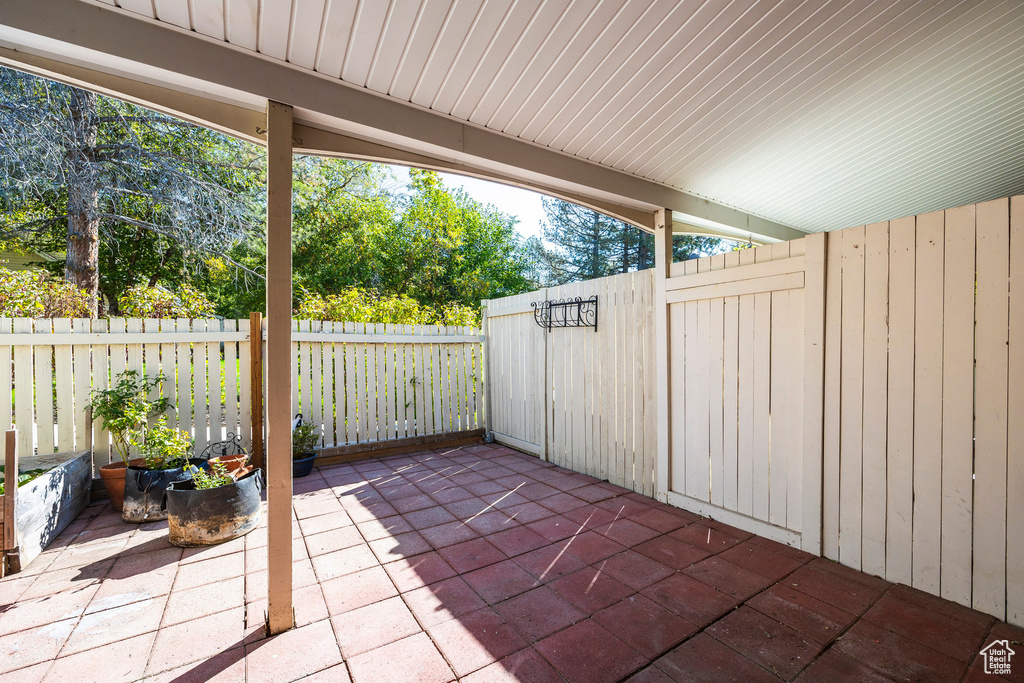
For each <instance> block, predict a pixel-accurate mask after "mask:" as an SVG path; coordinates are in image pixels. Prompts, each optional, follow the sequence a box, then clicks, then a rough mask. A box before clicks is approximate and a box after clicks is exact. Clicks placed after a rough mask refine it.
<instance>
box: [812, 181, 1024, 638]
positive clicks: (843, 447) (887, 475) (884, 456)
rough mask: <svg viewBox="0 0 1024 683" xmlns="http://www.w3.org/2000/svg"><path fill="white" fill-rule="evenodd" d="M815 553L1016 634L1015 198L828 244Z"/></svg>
mask: <svg viewBox="0 0 1024 683" xmlns="http://www.w3.org/2000/svg"><path fill="white" fill-rule="evenodd" d="M827 268H828V282H827V297H828V299H827V329H826V347H825V348H826V375H825V379H826V383H825V400H826V412H825V439H824V511H823V512H824V517H823V522H824V553H825V555H826V556H827V557H830V558H832V559H835V560H838V561H839V562H842V563H843V564H845V565H849V566H851V567H854V568H857V569H861V570H863V571H865V572H868V573H871V574H875V575H878V576H884V577H885V578H887V579H888V580H890V581H896V582H899V583H905V584H909V585H912V586H914V587H916V588H920V589H921V590H924V591H927V592H929V593H934V594H937V595H941V596H942V597H945V598H948V599H950V600H953V601H955V602H958V603H961V604H964V605H968V606H972V607H974V608H975V609H979V610H981V611H983V612H987V613H989V614H993V615H995V616H997V617H999V618H1000V619H1006V620H1007V621H1009V622H1011V623H1015V624H1024V530H1022V525H1024V197H1014V198H1013V199H1012V200H1008V199H999V200H996V201H992V202H986V203H984V204H977V205H971V206H964V207H959V208H956V209H949V210H947V211H937V212H934V213H929V214H923V215H920V216H910V217H908V218H902V219H899V220H894V221H890V222H886V223H876V224H873V225H868V226H862V227H857V228H851V229H848V230H840V231H837V232H833V233H831V234H830V235H829V245H828V265H827Z"/></svg>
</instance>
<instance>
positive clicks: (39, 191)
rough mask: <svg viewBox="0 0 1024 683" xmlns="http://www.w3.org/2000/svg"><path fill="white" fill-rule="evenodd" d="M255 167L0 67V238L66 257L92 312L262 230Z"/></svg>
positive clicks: (116, 108)
mask: <svg viewBox="0 0 1024 683" xmlns="http://www.w3.org/2000/svg"><path fill="white" fill-rule="evenodd" d="M262 158H263V155H262V153H261V152H260V151H259V150H258V149H257V148H256V147H255V146H254V145H251V144H248V143H245V142H241V141H238V140H234V139H231V138H228V137H226V136H224V135H221V134H219V133H216V132H213V131H210V130H207V129H205V128H201V127H198V126H194V125H191V124H189V123H186V122H184V121H180V120H177V119H174V118H171V117H167V116H163V115H160V114H157V113H155V112H152V111H149V110H147V109H144V108H142V107H138V106H135V105H132V104H128V103H125V102H121V101H118V100H114V99H111V98H107V97H102V96H98V95H96V94H95V93H91V92H88V91H85V90H81V89H78V88H74V87H70V86H66V85H62V84H58V83H53V82H51V81H47V80H44V79H40V78H36V77H34V76H29V75H26V74H22V73H19V72H16V71H12V70H9V69H3V68H0V210H2V213H3V218H0V233H2V234H3V235H4V236H5V237H10V236H17V237H19V238H21V239H22V240H23V241H25V242H26V243H27V244H29V245H31V246H37V247H39V248H44V249H48V250H61V249H64V250H66V252H67V258H66V262H65V264H64V278H65V280H66V281H68V282H70V283H73V284H75V285H77V286H79V287H81V288H82V289H83V290H84V291H85V292H86V294H87V296H88V297H89V302H90V308H91V312H92V315H96V314H97V312H98V304H99V299H100V294H101V293H102V294H103V295H105V298H106V300H107V302H108V303H109V305H110V306H111V309H112V310H111V312H114V313H116V312H117V301H118V298H119V296H120V294H121V293H122V292H124V291H125V290H127V289H128V288H130V287H132V286H135V285H137V284H145V285H148V286H153V285H155V284H157V282H158V281H161V280H162V281H165V282H166V281H168V280H170V282H168V284H171V285H174V284H180V283H181V282H182V281H183V280H184V279H185V277H186V274H187V273H186V271H188V270H189V269H190V268H192V269H201V268H202V265H203V264H204V262H205V260H206V259H207V258H208V257H210V256H211V255H216V256H218V257H219V258H221V259H223V258H225V253H226V252H229V251H230V249H231V248H232V247H233V246H235V245H237V244H239V243H240V242H243V241H245V240H247V239H249V238H250V237H251V236H252V234H253V232H254V226H255V225H258V224H260V223H261V222H262V217H261V216H262V211H263V208H262V204H261V197H262V192H261V188H262V164H261V160H262ZM228 258H230V257H228ZM232 265H233V266H234V267H236V268H237V267H241V264H238V263H233V264H232Z"/></svg>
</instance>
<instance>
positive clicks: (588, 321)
mask: <svg viewBox="0 0 1024 683" xmlns="http://www.w3.org/2000/svg"><path fill="white" fill-rule="evenodd" d="M530 306H532V307H533V319H534V320H535V321H536V322H537V324H538V325H540V326H541V327H543V328H547V330H548V332H550V331H551V330H552V328H555V327H593V328H594V331H595V332H596V331H597V295H596V294H595V295H594V296H592V297H590V298H589V299H584V298H583V297H580V296H578V297H575V298H572V297H570V298H568V299H558V300H555V301H534V302H533V303H531V304H530Z"/></svg>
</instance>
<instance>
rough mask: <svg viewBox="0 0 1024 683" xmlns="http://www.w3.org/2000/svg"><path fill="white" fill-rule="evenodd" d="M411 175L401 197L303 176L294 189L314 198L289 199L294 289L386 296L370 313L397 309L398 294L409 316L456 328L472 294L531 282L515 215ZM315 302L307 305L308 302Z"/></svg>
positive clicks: (504, 291) (434, 178)
mask: <svg viewBox="0 0 1024 683" xmlns="http://www.w3.org/2000/svg"><path fill="white" fill-rule="evenodd" d="M410 175H411V177H412V181H413V182H412V187H411V193H410V194H408V195H405V196H394V195H392V194H389V193H387V192H385V191H384V190H383V189H379V190H378V191H377V192H376V193H375V194H370V195H365V196H352V195H348V194H342V195H335V194H330V193H327V192H326V190H324V189H322V186H321V185H319V184H314V183H313V182H312V181H308V182H307V183H306V184H304V185H302V186H300V187H299V191H300V193H301V192H305V191H308V188H310V187H313V188H318V189H317V194H316V201H310V200H307V199H299V198H298V197H297V199H296V207H297V208H296V217H295V225H296V234H297V236H298V237H297V239H296V244H295V255H294V259H293V271H294V274H295V281H296V285H297V287H296V291H298V292H303V291H305V292H315V293H316V294H317V295H319V296H320V297H322V298H323V299H324V300H328V299H329V298H330V297H331V296H338V297H340V299H339V303H338V305H339V306H344V305H346V304H345V303H344V302H345V301H347V300H348V298H350V297H352V296H353V295H351V294H350V291H351V289H352V288H356V289H357V290H359V291H361V292H364V293H365V294H363V295H362V296H363V298H365V299H366V300H371V299H375V298H377V299H380V300H382V301H392V302H393V303H390V304H383V303H382V304H380V306H379V307H377V308H376V309H374V310H375V311H376V312H380V313H385V314H387V313H392V312H393V311H394V308H395V307H396V306H397V307H398V308H401V309H402V310H403V311H406V309H407V308H408V304H407V303H406V302H405V301H404V299H403V298H407V299H412V300H415V301H416V302H418V303H419V304H420V306H421V307H423V308H424V309H427V310H428V311H429V312H428V313H426V317H420V318H416V319H418V320H428V321H431V322H438V323H444V324H449V325H455V324H464V323H465V322H467V321H469V320H475V318H476V315H475V311H476V310H477V309H478V308H479V305H480V300H481V299H485V298H495V297H501V296H506V295H509V294H515V293H519V292H524V291H528V290H530V289H531V288H533V286H534V284H535V283H534V282H533V280H532V279H531V269H530V262H529V260H528V258H527V252H526V249H525V247H524V244H523V242H522V240H521V239H520V238H519V236H518V235H517V234H516V232H515V222H516V221H515V219H514V218H512V217H510V216H505V215H503V214H501V213H499V212H498V211H496V210H494V209H493V208H492V207H484V206H482V205H480V204H479V203H477V202H474V201H473V200H472V199H470V198H469V197H468V196H467V195H465V194H464V193H462V192H459V191H451V190H448V189H446V188H445V187H444V186H443V184H442V183H441V179H440V177H439V176H438V175H437V174H436V173H432V172H429V171H416V170H413V171H411V172H410ZM367 182H369V181H367ZM396 205H397V206H399V207H400V211H399V212H396V211H394V209H393V207H394V206H396ZM371 293H373V294H371ZM300 305H301V304H300ZM322 305H323V304H321V303H319V302H311V303H310V304H308V305H307V308H310V307H314V306H315V307H319V306H322ZM467 309H472V310H473V311H474V314H473V315H472V317H468V314H467V313H466V310H467ZM409 315H410V314H408V312H404V313H402V316H403V317H400V318H395V317H391V318H389V320H397V319H401V320H409V319H410V318H409ZM329 319H332V318H329ZM367 320H368V321H370V322H386V321H387V320H384V319H374V320H370V319H367Z"/></svg>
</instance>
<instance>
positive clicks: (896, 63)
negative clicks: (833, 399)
mask: <svg viewBox="0 0 1024 683" xmlns="http://www.w3.org/2000/svg"><path fill="white" fill-rule="evenodd" d="M90 1H92V2H98V0H90ZM107 4H116V5H118V6H120V7H121V8H123V9H125V10H128V11H131V12H135V13H139V14H142V15H145V16H147V17H151V18H154V19H156V20H158V21H160V22H165V23H169V24H173V25H176V26H178V27H181V28H184V29H187V30H190V31H195V32H198V33H200V34H203V35H206V36H209V37H211V38H213V39H216V40H218V41H225V42H228V43H231V44H233V45H235V46H237V47H240V48H243V49H245V50H250V51H258V52H260V53H262V54H263V55H265V56H268V57H271V58H274V59H276V60H281V61H285V62H289V63H290V64H292V65H294V66H295V67H296V68H301V69H306V70H315V71H317V72H319V73H320V74H323V75H326V76H329V77H332V78H339V79H341V80H343V81H345V82H346V83H348V84H350V85H353V86H357V87H361V88H367V89H369V90H371V91H374V92H376V93H380V94H383V95H386V96H387V97H389V98H394V99H396V100H400V101H404V102H410V103H413V104H414V105H418V106H419V107H424V108H429V109H431V110H434V111H436V112H439V113H442V114H444V115H447V116H450V117H452V118H454V119H457V120H461V121H466V122H470V123H473V124H476V125H479V126H483V127H486V128H488V129H491V130H495V131H500V132H503V133H505V134H508V135H511V136H514V137H517V138H521V139H524V140H527V141H530V142H533V143H537V144H540V145H543V146H546V147H549V148H552V149H554V150H557V151H560V152H565V153H568V154H571V155H575V156H578V157H581V158H585V159H587V160H590V161H592V162H595V163H598V164H601V165H604V166H608V167H611V168H614V169H618V170H621V171H625V172H628V173H631V174H634V175H637V176H640V177H642V178H646V179H649V180H652V181H655V182H657V183H661V184H664V185H668V186H670V187H673V188H677V189H680V190H684V191H687V192H690V193H693V194H696V195H699V196H702V197H705V198H709V199H712V200H714V201H716V202H720V203H722V204H726V205H728V206H732V207H735V208H738V209H741V210H743V211H745V212H748V213H751V214H754V215H758V216H762V217H765V218H768V219H771V220H773V221H776V222H779V223H783V224H786V225H790V226H792V227H795V228H799V229H801V230H806V231H820V230H830V229H836V228H843V227H848V226H850V225H857V224H862V223H867V222H871V221H875V220H883V219H889V218H895V217H899V216H903V215H909V214H914V213H922V212H925V211H929V210H934V209H939V208H947V207H951V206H956V205H960V204H967V203H971V202H976V201H983V200H986V199H991V198H996V197H1001V196H1006V195H1010V194H1015V193H1021V192H1024V39H1022V37H1024V2H1021V0H1008V1H1005V2H1000V1H998V0H968V1H965V2H956V1H953V0H938V1H936V0H932V1H929V2H915V1H912V0H878V1H871V0H852V1H849V0H848V1H845V2H828V1H823V0H809V1H806V2H804V1H799V0H789V1H787V0H773V1H771V2H769V1H756V0H750V1H747V2H727V1H724V0H719V1H715V0H708V1H706V2H697V1H695V0H684V1H681V2H677V1H675V0H653V1H651V0H621V1H615V0H608V1H601V0H592V1H590V2H584V1H571V0H390V1H388V0H110V1H109V2H108V3H107Z"/></svg>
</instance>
